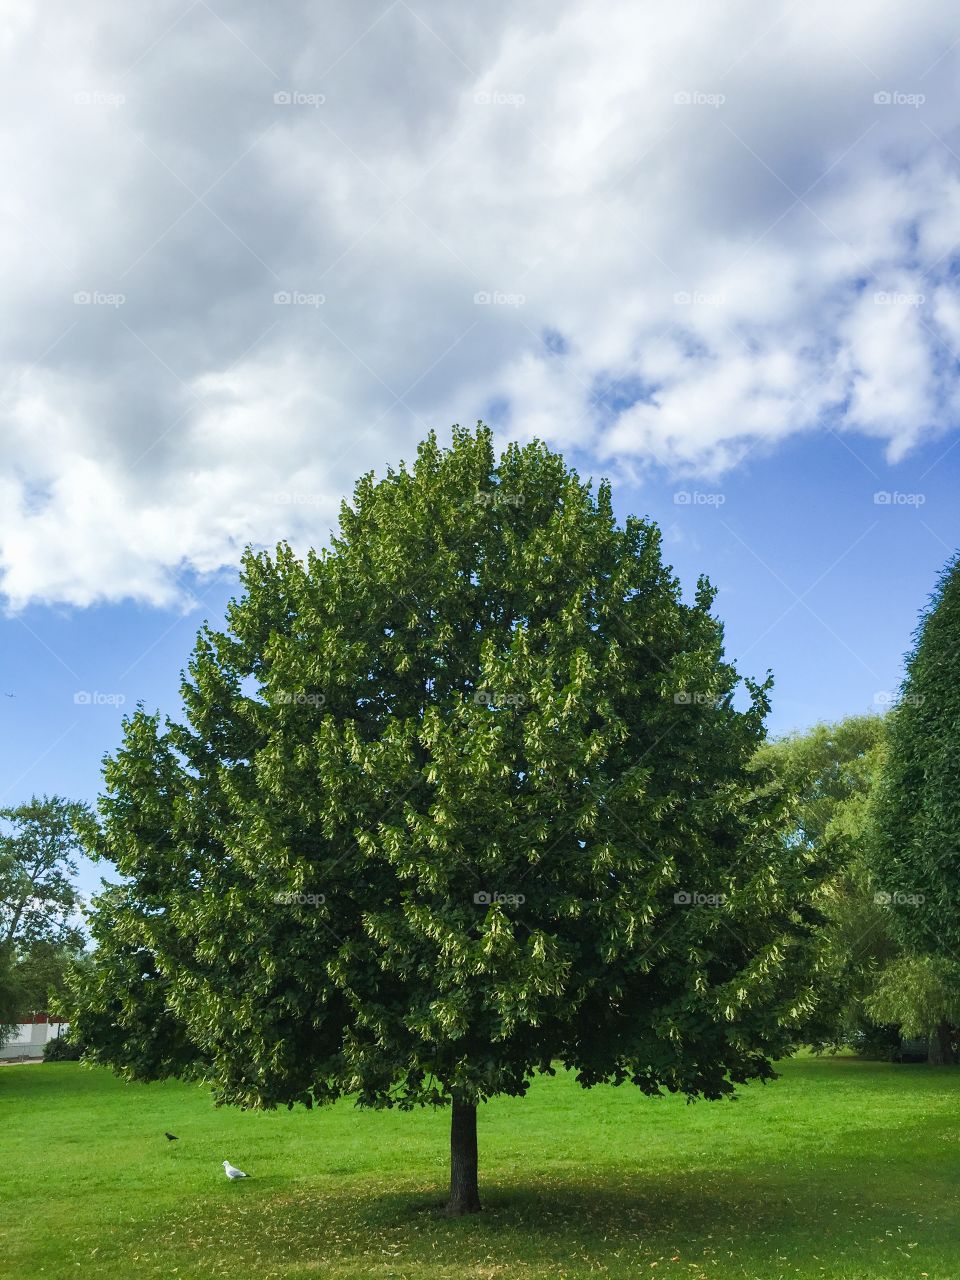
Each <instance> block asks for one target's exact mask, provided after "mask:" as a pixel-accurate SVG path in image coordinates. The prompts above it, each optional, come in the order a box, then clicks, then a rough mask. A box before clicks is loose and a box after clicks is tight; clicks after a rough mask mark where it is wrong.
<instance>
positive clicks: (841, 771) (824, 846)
mask: <svg viewBox="0 0 960 1280" xmlns="http://www.w3.org/2000/svg"><path fill="white" fill-rule="evenodd" d="M885 750H886V739H885V722H884V718H883V717H882V716H877V715H863V716H849V717H847V718H846V719H844V720H841V721H839V722H837V723H833V724H818V725H815V726H814V727H813V728H812V729H808V730H806V731H804V732H801V733H795V734H790V735H789V736H787V737H784V738H780V739H777V740H776V741H772V742H767V743H764V745H763V746H761V748H760V750H759V751H758V753H757V762H758V764H759V765H761V766H765V767H767V768H769V769H770V770H771V771H772V772H773V774H774V775H775V776H776V777H777V778H778V779H779V781H780V783H781V785H782V786H783V788H784V791H785V794H786V795H787V797H788V802H789V805H790V812H791V820H790V822H789V825H788V827H787V829H786V832H785V838H786V840H787V841H788V843H789V844H790V845H791V846H793V847H796V848H799V849H802V850H804V851H805V853H806V854H807V856H808V857H810V858H811V859H813V860H815V861H816V863H817V864H818V865H819V866H820V867H821V868H822V871H823V877H824V878H823V882H822V884H821V886H820V888H819V890H818V892H817V896H816V899H815V901H816V905H817V907H818V908H819V910H820V912H821V913H822V917H823V919H822V923H821V925H820V926H819V928H818V929H817V933H816V936H817V939H818V941H819V944H820V947H819V963H818V966H817V970H816V973H817V1001H816V1006H815V1008H814V1009H813V1011H812V1013H811V1016H810V1018H809V1020H808V1022H807V1024H806V1026H805V1028H804V1034H805V1036H806V1038H807V1039H808V1040H809V1041H810V1043H812V1044H813V1045H814V1046H815V1047H822V1048H825V1047H827V1046H831V1047H834V1048H839V1047H840V1046H842V1045H853V1046H854V1047H861V1046H863V1045H864V1044H865V1043H869V1044H871V1045H872V1044H874V1043H875V1042H876V1040H877V1032H878V1031H881V1030H883V1029H881V1028H878V1027H877V1026H876V1022H875V1019H874V1018H873V1016H872V1015H871V1014H869V1013H868V1012H867V1010H866V1008H865V1005H864V1000H865V997H866V996H867V995H868V994H869V993H870V992H871V991H872V990H873V987H874V983H875V981H876V977H877V974H878V972H879V971H880V969H881V968H882V966H883V965H884V964H886V963H887V961H888V960H890V959H892V958H893V957H894V956H896V955H897V954H898V951H899V948H898V946H897V943H896V941H895V940H894V939H893V937H892V936H891V933H890V927H889V910H888V908H887V907H886V906H885V904H884V903H883V901H882V900H881V899H878V896H877V892H876V889H875V887H874V885H873V883H872V881H871V876H870V867H869V860H868V842H869V817H868V813H869V802H870V796H871V792H872V788H873V785H874V783H875V780H876V778H877V776H878V774H879V771H880V768H881V765H882V760H883V756H884V754H885ZM891 1030H892V1029H891V1028H887V1029H886V1035H887V1038H888V1039H889V1038H890V1035H889V1033H890V1031H891ZM892 1043H897V1044H898V1043H899V1036H894V1037H893V1041H892ZM892 1043H891V1047H892Z"/></svg>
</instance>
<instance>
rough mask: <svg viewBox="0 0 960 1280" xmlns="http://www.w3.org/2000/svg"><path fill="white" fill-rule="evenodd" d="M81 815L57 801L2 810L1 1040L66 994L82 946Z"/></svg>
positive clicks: (34, 800)
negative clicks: (23, 1017) (27, 1017)
mask: <svg viewBox="0 0 960 1280" xmlns="http://www.w3.org/2000/svg"><path fill="white" fill-rule="evenodd" d="M85 814H86V810H85V808H84V806H83V805H79V804H76V803H74V802H72V801H68V800H65V799H63V798H62V797H61V796H42V797H37V796H34V797H33V798H32V799H31V800H29V801H28V802H27V803H26V804H22V805H18V806H16V807H14V808H7V809H0V824H2V825H0V1024H2V1026H0V1040H2V1039H3V1038H5V1037H6V1036H9V1035H10V1033H11V1030H12V1029H13V1027H14V1026H15V1025H16V1023H17V1022H18V1021H19V1019H20V1016H21V1015H22V1014H26V1013H36V1012H41V1011H46V1009H47V1003H48V996H49V995H50V994H51V993H52V994H54V995H55V994H56V993H57V992H59V993H60V995H61V996H62V995H63V994H64V993H65V970H66V966H67V964H68V962H69V959H70V957H72V956H73V955H75V954H76V953H77V952H78V951H79V950H81V949H82V947H83V945H84V934H83V930H82V928H81V926H80V923H79V914H78V913H79V907H80V898H79V895H78V893H77V890H76V887H75V883H74V879H75V876H76V874H77V863H76V854H77V853H78V851H79V848H80V844H79V837H78V834H77V827H78V824H80V823H81V822H82V820H83V818H84V815H85Z"/></svg>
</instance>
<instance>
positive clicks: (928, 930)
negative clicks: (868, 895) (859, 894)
mask: <svg viewBox="0 0 960 1280" xmlns="http://www.w3.org/2000/svg"><path fill="white" fill-rule="evenodd" d="M890 721H891V723H890V749H889V752H888V753H887V756H886V762H885V766H884V769H883V771H882V773H881V776H880V779H879V781H878V785H877V789H876V796H875V800H874V804H873V806H872V824H873V839H872V841H871V852H870V858H871V864H872V867H873V872H874V876H875V879H876V883H877V886H878V888H879V889H880V890H881V891H882V892H883V893H884V894H885V895H886V896H887V898H888V900H889V902H890V907H891V910H890V918H891V924H892V928H893V929H894V932H895V934H896V936H897V938H898V940H899V941H900V943H901V945H902V947H903V950H904V952H905V954H906V955H908V956H911V957H913V958H914V960H915V963H914V964H913V965H912V966H907V967H905V968H902V969H898V970H894V971H893V973H892V974H891V975H890V978H889V985H890V991H893V989H894V988H896V989H897V990H899V991H900V992H901V994H902V993H903V992H904V991H909V990H910V989H915V990H916V991H917V992H918V993H925V999H924V1008H928V1007H929V1002H928V999H927V997H929V996H930V993H931V991H932V990H933V989H934V988H935V987H936V986H937V985H939V986H941V987H943V985H944V984H946V985H947V986H949V984H951V983H952V982H954V981H955V980H956V972H957V970H956V965H957V963H958V962H960V561H958V560H957V559H954V560H952V561H951V562H950V563H949V564H948V565H947V567H946V569H945V570H944V572H943V574H942V575H941V578H940V580H939V582H938V584H937V588H936V590H935V592H934V595H933V597H932V599H931V601H930V605H929V607H928V609H927V611H926V613H925V614H924V616H923V617H922V618H921V621H920V625H919V627H918V629H917V633H916V638H915V643H914V648H913V650H912V652H911V654H910V655H909V657H908V660H907V671H906V677H905V680H904V683H903V686H902V689H901V694H900V699H899V702H898V705H897V707H896V709H895V711H894V712H893V713H892V715H891V717H890ZM941 996H942V1003H943V1010H944V1022H943V1025H940V1026H938V1028H937V1033H936V1037H935V1040H936V1043H937V1045H938V1046H949V1045H950V1044H951V1043H952V1040H953V1039H954V1037H955V1024H956V1021H957V1019H956V1017H955V1016H954V1014H953V1013H952V1012H951V1010H954V1009H955V1008H956V1004H957V1002H956V1000H954V999H953V997H952V996H951V995H950V994H949V993H948V992H946V991H941ZM888 1003H892V996H891V1001H890V1002H888ZM883 1007H887V1004H884V1006H883ZM938 1052H939V1049H938ZM947 1052H948V1056H949V1050H948V1051H947Z"/></svg>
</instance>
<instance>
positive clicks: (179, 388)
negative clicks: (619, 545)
mask: <svg viewBox="0 0 960 1280" xmlns="http://www.w3.org/2000/svg"><path fill="white" fill-rule="evenodd" d="M25 14H26V16H25ZM955 39H956V30H955V15H954V14H953V11H952V10H951V8H950V7H949V6H947V5H946V4H945V3H932V2H927V3H920V4H919V5H918V6H914V8H913V9H911V10H910V12H909V14H907V13H906V12H905V11H904V10H903V9H902V7H900V6H896V5H892V4H889V5H882V6H880V7H879V8H878V6H877V5H876V4H867V3H866V2H865V0H860V2H858V3H853V4H850V5H845V6H843V7H842V9H839V10H838V9H837V6H836V5H831V6H827V5H826V4H824V3H814V4H812V5H805V6H795V5H790V4H787V3H778V4H774V5H772V6H771V5H767V4H760V3H759V0H749V2H747V0H743V2H741V3H739V4H737V5H735V6H727V7H726V8H725V9H723V10H720V9H717V10H716V11H714V10H705V9H704V8H703V7H702V6H699V5H693V4H680V5H677V4H676V3H667V2H666V0H661V2H660V3H653V4H650V5H647V6H644V7H642V8H638V7H637V6H635V5H632V4H629V3H627V0H623V2H622V3H618V2H615V3H613V4H610V5H607V6H605V7H604V9H603V10H602V11H598V10H597V9H596V8H595V7H594V6H590V5H588V4H586V3H585V0H560V2H559V3H551V4H549V5H548V4H546V3H545V2H540V3H534V4H531V5H527V6H524V7H523V9H522V10H518V9H517V8H516V6H512V5H508V4H506V3H505V0H504V2H501V3H494V4H492V5H490V6H485V7H484V9H483V11H482V13H481V12H480V11H478V12H476V13H473V12H470V13H468V12H466V11H463V12H459V11H457V10H455V9H451V8H450V6H445V5H441V4H440V2H439V0H415V2H414V3H411V4H407V3H405V2H404V0H399V2H398V3H394V4H392V5H391V4H389V3H384V4H383V7H382V8H381V9H380V10H378V11H377V12H373V11H370V10H369V9H366V8H364V7H361V6H350V5H346V4H334V5H331V6H324V8H323V10H322V12H321V11H319V10H317V9H316V7H315V6H312V5H308V4H306V3H302V4H301V3H295V2H291V3H289V4H287V5H286V6H285V7H284V9H283V13H282V20H278V18H277V15H276V14H274V13H272V12H270V11H268V10H264V9H263V8H262V7H261V6H255V5H253V4H250V3H245V2H241V0H233V2H232V3H227V0H211V3H206V2H200V3H194V4H191V3H190V0H176V2H174V0H165V2H163V3H158V4H156V5H154V6H153V7H152V8H151V10H150V25H149V29H146V28H145V26H144V21H143V17H142V15H140V16H137V15H134V14H132V13H129V14H128V13H127V12H126V11H124V10H117V9H116V8H115V6H111V5H108V4H107V3H106V0H92V2H91V4H88V5H87V6H85V7H84V9H83V11H82V12H80V11H78V10H76V8H75V7H74V6H71V5H69V4H67V3H66V0H51V3H49V4H48V5H45V6H44V7H43V8H42V9H39V8H37V9H34V10H32V11H30V10H28V9H24V7H23V6H19V5H17V6H14V5H8V4H6V3H0V67H2V70H3V75H2V78H0V98H2V99H3V100H4V101H3V108H4V117H5V119H7V120H8V121H13V122H14V124H13V126H12V127H9V128H8V130H7V131H6V133H5V134H4V135H3V136H2V137H0V163H2V165H3V170H4V173H5V175H6V181H5V188H4V192H3V193H2V194H0V263H2V269H3V279H4V305H3V308H2V311H0V588H2V591H3V592H4V594H5V595H6V597H7V599H8V600H9V602H10V603H11V604H12V605H13V606H14V607H19V606H22V605H24V604H26V603H28V602H29V601H31V600H44V601H66V602H70V603H75V604H88V603H91V602H94V601H97V600H103V599H120V598H123V597H126V596H132V597H134V598H138V599H142V600H146V601H150V602H153V603H156V604H163V605H169V604H171V603H174V602H176V601H177V600H179V599H182V598H183V588H182V587H181V586H180V585H179V583H180V581H181V580H182V575H183V572H184V570H193V571H196V572H200V573H206V572H211V571H214V570H216V569H217V568H218V567H220V566H222V565H224V564H232V563H235V561H236V559H237V556H238V554H239V550H240V548H241V547H242V546H243V545H244V543H245V542H247V541H249V540H252V541H255V542H260V543H268V544H269V543H272V542H273V541H275V540H276V539H277V538H278V537H281V536H288V537H291V538H292V539H293V540H294V541H295V542H296V543H297V544H298V545H306V544H307V543H308V542H310V541H311V540H313V541H322V540H323V539H324V538H325V537H326V533H327V530H328V529H329V527H330V524H331V522H332V521H333V520H334V519H335V515H336V509H337V505H338V502H339V499H340V496H341V495H342V493H343V492H344V491H345V490H348V489H349V488H350V485H351V483H352V481H353V479H354V478H355V476H356V475H357V474H359V473H360V472H361V471H363V470H364V469H366V468H368V467H370V466H377V467H382V466H383V465H384V464H385V463H386V462H387V461H395V460H396V459H397V458H399V457H401V456H406V457H409V456H410V455H411V453H412V451H413V448H414V446H415V442H416V440H417V438H418V437H420V436H422V435H423V434H424V432H425V430H426V429H427V428H428V427H431V426H436V427H438V428H440V429H444V428H445V427H447V426H448V425H449V423H450V422H452V421H455V420H458V421H463V422H470V421H472V420H474V419H475V418H476V417H478V416H480V415H481V414H484V413H490V414H492V416H493V418H494V420H495V422H496V423H497V425H498V426H499V427H500V430H501V432H502V434H503V435H505V436H507V435H510V436H513V437H517V438H527V437H529V436H531V435H534V434H536V435H540V436H542V437H545V438H546V439H547V440H548V441H550V442H551V443H554V444H556V445H558V446H560V447H562V448H566V449H571V450H573V449H575V450H577V452H578V454H579V455H581V456H586V457H588V458H592V459H593V460H595V462H596V464H597V466H598V468H603V469H607V470H618V471H622V472H623V473H625V474H628V475H631V476H635V477H636V476H640V477H642V475H643V471H644V469H645V468H646V467H648V466H650V465H662V466H666V467H669V468H672V469H674V470H676V471H677V472H679V473H682V474H702V475H704V476H715V475H717V474H719V473H720V472H721V471H722V470H723V469H725V468H727V467H730V466H733V465H736V462H737V460H738V459H739V458H740V457H741V456H742V455H743V453H744V452H745V451H746V450H748V449H752V448H756V447H758V446H759V447H760V448H763V449H770V448H773V447H775V446H776V444H777V443H778V442H779V441H781V440H783V439H784V438H785V437H787V436H788V435H791V434H793V433H797V432H803V431H813V430H817V429H818V428H821V427H823V426H825V425H829V426H830V428H831V429H833V430H838V431H847V432H862V433H866V434H868V435H871V436H873V437H876V438H879V439H880V440H882V441H884V442H885V444H886V446H887V449H888V453H889V456H890V457H891V459H896V458H899V457H901V456H902V455H903V454H904V452H905V451H907V450H909V449H910V448H913V447H915V446H916V445H917V444H918V442H920V441H922V440H923V439H924V438H925V437H926V436H927V435H930V434H933V433H937V432H943V431H945V430H947V429H949V428H950V427H952V426H953V423H954V417H955V411H956V409H957V393H956V392H955V391H954V389H953V382H954V376H953V372H954V367H955V359H956V358H955V356H954V354H953V353H954V352H956V351H958V350H960V345H958V344H960V319H958V317H960V296H958V291H957V288H956V285H955V282H954V273H955V265H956V253H957V245H956V237H957V233H956V228H957V225H958V224H957V212H958V210H960V159H958V154H957V153H958V152H960V138H958V129H957V124H958V121H957V118H956V111H955V106H954V101H955V95H954V91H953V82H954V80H955V76H956V69H957V60H958V56H960V51H958V49H957V48H954V47H953V42H954V41H955ZM275 95H280V96H281V98H283V97H284V96H286V97H288V98H289V99H290V100H289V101H282V100H281V101H279V102H275V100H274V99H275ZM276 294H287V295H290V296H291V301H288V302H280V303H277V302H275V301H274V297H275V295H276ZM78 295H79V296H80V298H81V300H80V301H75V297H76V296H78ZM84 295H86V297H87V300H86V301H84V300H82V299H83V297H84ZM477 295H487V296H488V297H489V301H485V302H479V303H478V302H476V301H475V298H476V296H477ZM878 295H880V297H879V298H878ZM883 295H887V299H886V300H884V298H883ZM548 334H549V335H552V336H551V337H550V340H549V341H547V340H545V335H548Z"/></svg>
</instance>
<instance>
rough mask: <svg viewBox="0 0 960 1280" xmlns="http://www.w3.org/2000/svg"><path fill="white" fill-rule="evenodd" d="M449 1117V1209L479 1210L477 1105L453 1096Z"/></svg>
mask: <svg viewBox="0 0 960 1280" xmlns="http://www.w3.org/2000/svg"><path fill="white" fill-rule="evenodd" d="M452 1111H453V1114H452V1116H451V1119H450V1199H449V1200H448V1201H447V1213H449V1214H451V1215H455V1214H461V1213H479V1212H480V1190H479V1188H478V1186H477V1108H476V1107H475V1106H467V1105H466V1104H465V1103H462V1102H457V1101H456V1100H454V1103H453V1108H452Z"/></svg>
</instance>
